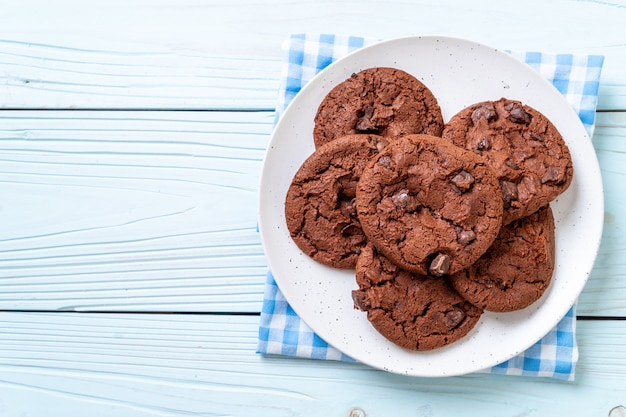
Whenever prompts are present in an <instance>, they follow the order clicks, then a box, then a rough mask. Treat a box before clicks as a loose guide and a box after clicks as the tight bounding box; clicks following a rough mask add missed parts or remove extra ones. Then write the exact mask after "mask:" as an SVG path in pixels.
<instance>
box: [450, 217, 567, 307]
mask: <svg viewBox="0 0 626 417" xmlns="http://www.w3.org/2000/svg"><path fill="white" fill-rule="evenodd" d="M554 241H555V230H554V217H553V215H552V210H551V209H550V206H544V207H542V208H540V209H539V210H538V211H536V212H535V213H533V214H531V215H530V216H527V217H524V218H522V219H519V220H515V221H513V222H511V223H510V224H508V225H506V226H503V227H502V229H500V234H499V235H498V237H497V238H496V240H495V241H494V243H493V244H492V245H491V247H490V248H489V249H488V250H487V252H485V254H484V255H483V256H482V257H481V258H480V259H479V260H478V261H476V263H474V264H473V265H472V266H470V267H469V268H467V269H466V270H463V271H461V272H458V273H456V274H454V275H451V276H450V277H449V279H450V282H451V284H452V286H453V287H454V288H455V289H456V290H457V291H458V292H459V293H460V294H461V295H462V296H463V297H464V298H465V299H467V300H468V301H470V302H471V303H472V304H474V305H476V306H478V307H480V308H482V309H484V310H488V311H495V312H506V311H514V310H519V309H522V308H525V307H528V306H529V305H531V304H532V303H534V302H535V301H537V300H538V299H539V298H540V297H541V296H542V295H543V293H544V292H545V290H546V288H548V286H549V285H550V281H551V280H552V274H553V273H554V243H555V242H554Z"/></svg>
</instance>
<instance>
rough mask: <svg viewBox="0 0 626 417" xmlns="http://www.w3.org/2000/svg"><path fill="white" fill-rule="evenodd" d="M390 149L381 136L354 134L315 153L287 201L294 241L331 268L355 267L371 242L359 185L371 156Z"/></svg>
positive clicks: (305, 165) (297, 176) (286, 209)
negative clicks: (358, 202) (358, 203)
mask: <svg viewBox="0 0 626 417" xmlns="http://www.w3.org/2000/svg"><path fill="white" fill-rule="evenodd" d="M386 145H387V141H386V140H385V139H384V138H382V137H381V136H377V135H348V136H344V137H342V138H339V139H337V140H335V141H333V142H332V143H328V144H326V145H324V146H322V147H320V148H318V149H316V150H315V152H313V153H312V154H311V155H310V156H309V157H308V158H307V159H306V161H304V163H303V164H302V166H301V167H300V168H299V169H298V171H297V172H296V174H295V176H294V178H293V180H292V183H291V185H290V187H289V189H288V191H287V195H286V198H285V218H286V221H287V228H288V229H289V232H290V234H291V237H292V238H293V240H294V241H295V243H296V244H297V245H298V247H299V248H300V249H301V250H302V251H303V252H304V253H306V254H307V255H309V256H310V257H312V258H313V259H315V260H316V261H318V262H321V263H323V264H325V265H328V266H331V267H334V268H342V269H349V268H354V265H355V264H356V258H357V255H358V254H359V252H360V251H361V247H362V246H363V245H365V243H366V238H365V235H364V233H363V230H361V226H360V223H359V219H358V217H357V215H356V209H355V203H354V199H355V193H356V184H357V181H358V179H359V177H360V175H361V172H362V171H363V168H364V167H365V165H366V164H367V163H368V162H369V160H370V158H371V157H372V156H373V155H375V154H377V153H378V152H379V151H380V150H381V149H383V148H384V147H385V146H386Z"/></svg>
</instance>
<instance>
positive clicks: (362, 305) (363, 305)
mask: <svg viewBox="0 0 626 417" xmlns="http://www.w3.org/2000/svg"><path fill="white" fill-rule="evenodd" d="M352 301H354V308H356V309H358V310H361V311H367V310H369V309H370V307H371V306H372V305H371V303H370V302H369V300H368V299H367V295H366V294H365V293H363V292H362V291H358V290H354V291H352Z"/></svg>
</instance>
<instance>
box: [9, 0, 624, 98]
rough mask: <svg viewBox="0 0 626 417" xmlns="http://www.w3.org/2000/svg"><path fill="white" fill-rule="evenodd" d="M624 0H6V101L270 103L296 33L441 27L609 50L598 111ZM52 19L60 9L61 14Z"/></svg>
mask: <svg viewBox="0 0 626 417" xmlns="http://www.w3.org/2000/svg"><path fill="white" fill-rule="evenodd" d="M625 6H626V4H625V3H624V2H623V0H619V1H577V0H551V1H543V0H528V1H524V2H523V5H521V4H514V3H511V2H493V1H489V0H475V1H472V2H471V3H466V2H459V1H457V0H427V1H424V0H422V1H416V2H402V1H394V2H392V3H389V2H384V1H378V0H366V1H345V0H344V1H328V0H326V1H308V2H307V1H289V0H271V1H256V2H254V1H253V2H250V1H248V0H231V1H221V2H217V1H206V0H183V1H177V0H152V1H143V0H130V1H125V0H113V1H107V2H96V1H84V2H81V1H77V0H59V1H55V2H54V8H51V7H50V3H49V2H48V1H46V0H21V1H13V2H11V1H4V2H3V4H2V11H1V12H0V62H2V64H3V65H2V71H0V85H2V87H3V94H2V99H1V100H0V107H5V108H7V107H8V108H99V109H102V108H115V109H119V108H134V109H144V108H170V109H174V108H175V109H190V108H194V109H225V108H229V109H272V108H273V106H274V102H275V97H276V96H275V92H276V87H277V83H278V78H279V71H280V58H281V57H282V53H281V49H280V46H281V43H282V42H283V41H284V39H285V37H286V36H287V35H288V34H290V33H301V32H314V33H315V32H325V33H346V34H353V35H359V36H366V37H370V38H374V39H388V38H392V37H399V36H407V35H421V34H437V35H447V36H458V37H466V38H469V39H473V40H476V41H478V42H482V43H485V44H488V45H493V46H494V47H497V48H500V49H517V50H534V51H537V50H539V51H546V52H567V53H599V54H604V55H606V57H607V61H606V65H605V67H604V70H603V74H602V86H601V89H602V91H601V94H600V108H602V109H612V110H614V109H623V108H626V81H624V77H623V68H625V67H626V43H624V29H623V22H624V21H626V7H625ZM51 16H53V17H52V18H51Z"/></svg>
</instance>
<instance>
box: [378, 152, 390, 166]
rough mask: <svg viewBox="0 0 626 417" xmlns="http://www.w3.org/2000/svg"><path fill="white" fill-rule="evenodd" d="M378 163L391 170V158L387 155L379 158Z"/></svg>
mask: <svg viewBox="0 0 626 417" xmlns="http://www.w3.org/2000/svg"><path fill="white" fill-rule="evenodd" d="M378 163H379V164H380V165H382V166H384V167H385V168H389V167H390V166H391V157H390V156H387V155H383V156H381V157H380V158H378Z"/></svg>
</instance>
